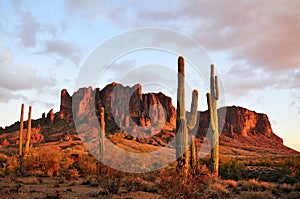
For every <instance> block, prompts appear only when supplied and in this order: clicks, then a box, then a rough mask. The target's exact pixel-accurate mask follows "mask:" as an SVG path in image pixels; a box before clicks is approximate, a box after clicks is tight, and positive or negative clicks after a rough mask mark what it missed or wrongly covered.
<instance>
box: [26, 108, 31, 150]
mask: <svg viewBox="0 0 300 199" xmlns="http://www.w3.org/2000/svg"><path fill="white" fill-rule="evenodd" d="M31 109H32V107H31V106H29V112H28V121H27V136H26V143H25V154H27V153H28V152H29V146H30V138H31Z"/></svg>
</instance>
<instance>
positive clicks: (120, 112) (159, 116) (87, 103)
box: [61, 83, 176, 134]
mask: <svg viewBox="0 0 300 199" xmlns="http://www.w3.org/2000/svg"><path fill="white" fill-rule="evenodd" d="M62 93H63V92H62ZM65 99H66V98H65ZM72 99H73V100H74V101H73V104H74V107H73V109H74V110H73V113H74V114H75V115H74V118H76V119H79V120H84V121H86V120H89V119H90V117H91V116H92V115H93V114H94V113H96V116H97V117H98V119H99V114H100V112H99V111H100V108H101V107H104V109H105V121H106V129H107V131H109V132H114V131H116V130H120V129H121V130H124V131H126V130H130V131H131V132H136V133H138V131H140V130H141V128H140V127H145V128H142V129H143V130H144V131H145V132H143V133H146V131H147V132H148V134H149V133H150V134H151V132H152V130H153V129H152V128H154V126H155V125H159V124H160V123H162V122H163V121H164V120H166V121H167V122H168V123H170V124H171V125H175V120H176V115H175V114H176V111H175V108H174V106H173V105H172V99H171V98H170V97H167V96H165V95H164V94H162V93H158V94H155V93H148V94H142V88H141V85H139V84H137V85H134V86H133V87H129V86H126V87H124V86H122V85H121V84H117V83H112V84H109V85H107V86H106V87H105V88H103V89H102V90H100V89H99V88H97V89H95V90H93V89H92V88H91V87H88V88H81V89H79V90H78V91H77V92H75V93H74V94H73V96H72V97H70V98H68V99H67V100H69V101H68V102H66V101H65V102H64V104H72V103H71V102H72ZM61 107H64V106H63V105H62V104H61ZM63 111H64V109H63ZM63 114H65V113H63ZM146 134H147V133H146Z"/></svg>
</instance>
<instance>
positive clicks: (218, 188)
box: [203, 181, 229, 198]
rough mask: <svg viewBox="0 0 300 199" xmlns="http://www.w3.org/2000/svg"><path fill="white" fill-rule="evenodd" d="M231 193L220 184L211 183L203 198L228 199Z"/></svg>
mask: <svg viewBox="0 0 300 199" xmlns="http://www.w3.org/2000/svg"><path fill="white" fill-rule="evenodd" d="M228 197H229V191H228V190H227V189H226V188H225V187H224V186H223V185H222V184H221V183H219V182H213V181H212V182H210V183H209V184H208V186H207V188H206V189H205V190H204V194H203V198H228Z"/></svg>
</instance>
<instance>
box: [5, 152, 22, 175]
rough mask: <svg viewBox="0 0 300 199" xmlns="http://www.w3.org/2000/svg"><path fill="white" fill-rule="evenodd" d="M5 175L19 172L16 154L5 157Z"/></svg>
mask: <svg viewBox="0 0 300 199" xmlns="http://www.w3.org/2000/svg"><path fill="white" fill-rule="evenodd" d="M3 169H4V172H5V175H9V174H15V173H18V172H19V169H20V158H19V157H18V156H17V155H14V156H11V157H7V160H6V163H5V165H4V168H3Z"/></svg>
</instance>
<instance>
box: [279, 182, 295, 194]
mask: <svg viewBox="0 0 300 199" xmlns="http://www.w3.org/2000/svg"><path fill="white" fill-rule="evenodd" d="M277 188H278V189H279V190H282V191H284V192H286V193H289V192H291V191H294V187H293V186H292V185H290V184H287V183H283V184H278V187H277Z"/></svg>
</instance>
